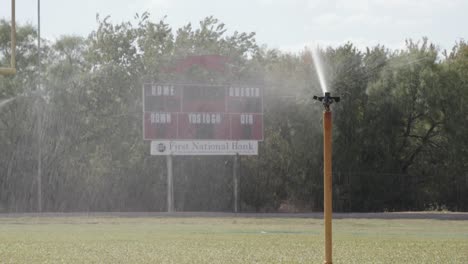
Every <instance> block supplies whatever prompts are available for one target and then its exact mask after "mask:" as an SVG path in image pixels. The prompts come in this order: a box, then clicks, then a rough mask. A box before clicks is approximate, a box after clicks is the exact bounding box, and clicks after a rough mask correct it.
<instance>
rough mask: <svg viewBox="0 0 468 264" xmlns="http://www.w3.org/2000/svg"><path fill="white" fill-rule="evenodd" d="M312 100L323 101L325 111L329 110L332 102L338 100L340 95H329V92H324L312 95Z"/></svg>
mask: <svg viewBox="0 0 468 264" xmlns="http://www.w3.org/2000/svg"><path fill="white" fill-rule="evenodd" d="M313 98H314V100H317V101H320V102H322V103H323V106H324V107H325V111H327V112H330V105H331V104H332V103H333V102H337V103H338V102H339V101H340V97H338V96H331V95H330V92H325V96H316V95H314V97H313Z"/></svg>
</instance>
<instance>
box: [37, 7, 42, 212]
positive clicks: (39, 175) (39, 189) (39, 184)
mask: <svg viewBox="0 0 468 264" xmlns="http://www.w3.org/2000/svg"><path fill="white" fill-rule="evenodd" d="M37 89H38V92H39V93H40V92H41V91H42V89H41V0H37ZM40 113H41V111H39V110H38V116H37V124H38V129H37V130H38V133H37V136H38V151H37V211H38V212H42V134H41V133H42V119H41V115H40Z"/></svg>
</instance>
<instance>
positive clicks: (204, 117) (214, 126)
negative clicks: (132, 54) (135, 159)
mask: <svg viewBox="0 0 468 264" xmlns="http://www.w3.org/2000/svg"><path fill="white" fill-rule="evenodd" d="M143 99H144V103H143V111H144V129H143V131H144V132H143V133H144V139H146V140H157V139H173V140H177V139H178V140H198V139H206V140H263V90H262V89H261V88H258V87H245V86H242V87H241V86H221V85H218V86H216V85H176V84H154V83H153V84H144V86H143Z"/></svg>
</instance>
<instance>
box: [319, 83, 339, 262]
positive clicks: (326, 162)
mask: <svg viewBox="0 0 468 264" xmlns="http://www.w3.org/2000/svg"><path fill="white" fill-rule="evenodd" d="M314 99H315V100H318V101H320V102H322V103H323V106H324V107H325V111H323V220H324V224H325V260H324V262H323V263H325V264H332V263H333V262H332V212H333V210H332V208H333V206H332V113H331V110H330V105H331V104H332V103H333V102H339V101H340V97H332V96H330V93H329V92H326V93H325V96H323V97H317V96H314Z"/></svg>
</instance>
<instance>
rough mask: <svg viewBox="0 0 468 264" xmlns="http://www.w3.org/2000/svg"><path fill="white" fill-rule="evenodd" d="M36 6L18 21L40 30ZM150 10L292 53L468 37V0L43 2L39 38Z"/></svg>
mask: <svg viewBox="0 0 468 264" xmlns="http://www.w3.org/2000/svg"><path fill="white" fill-rule="evenodd" d="M37 1H38V0H16V2H17V3H16V17H17V21H18V23H23V24H24V23H30V24H32V25H34V26H37V3H38V2H37ZM9 10H10V0H0V18H5V19H10V13H9V12H10V11H9ZM145 11H148V12H149V13H150V14H151V19H152V20H153V21H159V20H160V19H162V18H164V17H165V16H166V19H165V21H166V22H168V23H169V24H170V25H171V26H172V27H173V29H174V31H175V29H177V28H179V27H181V26H183V25H185V24H187V23H189V22H190V23H192V25H198V22H199V21H200V20H202V19H203V18H205V17H207V16H214V17H215V18H217V19H219V20H220V21H221V22H223V23H225V24H226V27H227V28H228V30H229V31H228V32H233V31H239V32H255V33H256V39H257V42H258V44H261V45H263V44H265V45H267V46H268V47H269V48H277V49H280V50H283V51H288V52H296V51H300V50H302V49H303V48H304V47H305V46H309V47H310V46H316V45H320V46H328V45H331V46H335V47H336V46H338V45H341V44H344V43H346V42H348V41H350V42H352V43H353V44H355V45H356V46H357V47H359V48H360V49H364V48H365V47H368V46H375V45H377V44H381V45H385V46H386V47H388V48H391V49H399V48H403V47H404V43H405V40H406V39H413V40H420V39H421V38H422V37H428V38H429V40H430V41H431V42H433V43H435V44H437V45H438V46H439V47H440V48H441V49H451V48H452V47H453V45H454V44H455V43H456V42H457V41H460V40H461V39H465V40H467V39H468V30H467V29H466V28H467V26H466V25H468V15H467V11H468V0H423V1H421V0H367V1H365V0H328V1H327V0H231V1H223V0H193V1H188V0H131V1H129V0H80V1H76V0H75V1H72V0H42V1H41V35H42V37H43V38H46V39H49V40H54V39H56V38H59V37H60V36H63V35H81V36H87V35H88V34H89V33H90V32H91V31H93V30H95V29H96V28H97V23H96V14H97V13H99V14H100V16H101V17H105V16H107V15H109V16H110V17H111V21H112V22H114V23H120V22H123V21H134V16H135V14H136V13H140V14H141V13H143V12H145Z"/></svg>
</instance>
